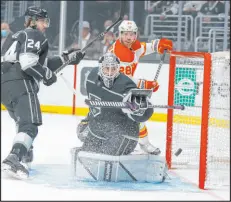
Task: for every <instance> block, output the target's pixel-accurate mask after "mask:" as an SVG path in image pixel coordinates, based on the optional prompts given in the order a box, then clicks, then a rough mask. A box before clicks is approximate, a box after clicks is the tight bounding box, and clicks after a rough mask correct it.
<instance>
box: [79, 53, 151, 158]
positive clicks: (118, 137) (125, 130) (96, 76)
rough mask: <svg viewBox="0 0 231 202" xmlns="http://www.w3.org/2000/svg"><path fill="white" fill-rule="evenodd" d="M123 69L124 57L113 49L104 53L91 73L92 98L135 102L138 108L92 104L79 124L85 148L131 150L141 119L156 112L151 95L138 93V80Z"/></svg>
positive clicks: (110, 151) (114, 151) (105, 151)
mask: <svg viewBox="0 0 231 202" xmlns="http://www.w3.org/2000/svg"><path fill="white" fill-rule="evenodd" d="M119 69H120V61H119V59H118V58H117V57H116V56H115V55H114V54H113V53H106V54H105V55H104V56H102V57H101V58H100V60H99V67H96V68H94V69H92V71H91V72H90V74H89V75H88V77H87V80H86V90H87V95H88V98H89V100H94V101H124V102H131V103H133V104H134V105H135V109H120V108H96V107H90V112H89V113H88V116H87V117H86V118H85V119H84V120H82V121H81V123H80V124H79V125H78V127H77V136H78V138H79V139H80V140H81V141H82V142H83V145H82V147H81V149H80V150H82V151H87V152H95V153H101V154H107V155H115V156H120V155H128V154H130V153H131V152H133V151H134V149H135V147H136V145H137V141H138V136H139V123H140V122H144V121H147V120H148V119H149V118H150V117H151V115H152V113H153V109H152V108H148V104H149V101H148V97H147V96H145V95H134V94H133V91H132V90H133V89H138V88H137V86H136V84H135V83H134V82H133V80H131V79H130V78H129V77H128V76H126V75H124V74H121V73H120V72H119Z"/></svg>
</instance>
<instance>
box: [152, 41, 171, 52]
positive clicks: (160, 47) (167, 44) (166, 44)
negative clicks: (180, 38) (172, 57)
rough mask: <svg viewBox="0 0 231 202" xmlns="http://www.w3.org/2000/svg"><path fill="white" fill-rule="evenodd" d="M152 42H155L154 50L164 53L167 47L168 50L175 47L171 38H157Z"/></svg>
mask: <svg viewBox="0 0 231 202" xmlns="http://www.w3.org/2000/svg"><path fill="white" fill-rule="evenodd" d="M152 43H153V50H154V51H155V52H158V53H160V54H163V53H164V50H165V49H166V50H167V52H171V51H172V49H173V43H172V41H171V40H169V39H165V38H162V39H157V40H154V41H152Z"/></svg>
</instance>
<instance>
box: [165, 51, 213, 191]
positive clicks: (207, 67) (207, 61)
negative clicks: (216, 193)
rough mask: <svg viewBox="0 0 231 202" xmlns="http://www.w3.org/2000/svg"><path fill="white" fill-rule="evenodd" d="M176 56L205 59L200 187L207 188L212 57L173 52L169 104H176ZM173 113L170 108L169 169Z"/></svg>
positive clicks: (208, 54)
mask: <svg viewBox="0 0 231 202" xmlns="http://www.w3.org/2000/svg"><path fill="white" fill-rule="evenodd" d="M176 57H191V58H192V57H196V58H203V59H204V75H203V93H202V112H201V136H200V159H199V188H200V189H205V180H206V168H207V162H206V159H207V146H208V123H209V107H210V89H211V65H212V61H211V60H212V57H211V54H210V53H205V52H177V51H172V52H171V54H170V60H169V84H168V89H169V91H168V105H173V104H174V88H175V86H174V79H175V72H176ZM186 108H187V107H186ZM173 115H174V111H173V109H168V110H167V136H166V162H167V165H168V168H169V169H171V166H172V162H171V160H172V130H173V127H172V126H173Z"/></svg>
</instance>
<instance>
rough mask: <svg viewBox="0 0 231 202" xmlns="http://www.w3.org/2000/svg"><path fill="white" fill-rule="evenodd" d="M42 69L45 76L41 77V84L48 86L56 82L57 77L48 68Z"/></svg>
mask: <svg viewBox="0 0 231 202" xmlns="http://www.w3.org/2000/svg"><path fill="white" fill-rule="evenodd" d="M43 68H44V70H45V75H44V77H43V84H44V85H46V86H50V85H52V84H53V83H55V82H56V81H57V77H56V75H55V74H54V73H53V72H52V71H51V70H50V69H49V68H48V67H43Z"/></svg>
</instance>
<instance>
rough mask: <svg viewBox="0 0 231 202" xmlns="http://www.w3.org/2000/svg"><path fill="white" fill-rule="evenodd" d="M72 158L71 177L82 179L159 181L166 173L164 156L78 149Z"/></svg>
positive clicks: (162, 179)
mask: <svg viewBox="0 0 231 202" xmlns="http://www.w3.org/2000/svg"><path fill="white" fill-rule="evenodd" d="M72 158H74V159H75V161H72V162H74V163H73V164H72V165H71V166H72V168H73V167H74V168H75V172H74V173H73V177H74V179H77V180H83V181H110V182H120V181H128V182H152V183H161V182H163V181H164V180H165V176H166V173H167V166H166V162H165V158H164V157H160V156H153V155H148V154H138V155H122V156H112V155H105V154H96V153H91V152H85V151H79V152H78V154H77V155H76V156H75V157H74V156H72Z"/></svg>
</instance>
